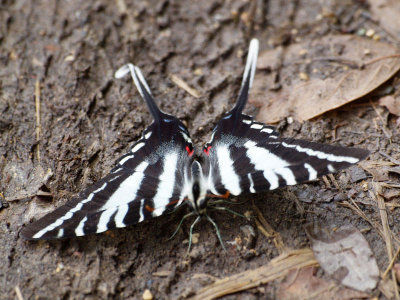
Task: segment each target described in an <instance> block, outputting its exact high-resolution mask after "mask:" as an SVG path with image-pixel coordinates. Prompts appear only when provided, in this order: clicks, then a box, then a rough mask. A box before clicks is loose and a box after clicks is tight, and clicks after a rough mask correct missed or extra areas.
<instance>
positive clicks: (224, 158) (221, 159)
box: [217, 146, 242, 196]
mask: <svg viewBox="0 0 400 300" xmlns="http://www.w3.org/2000/svg"><path fill="white" fill-rule="evenodd" d="M217 157H218V166H219V171H220V174H221V182H222V184H223V185H224V186H225V188H226V189H227V190H228V191H229V192H230V193H231V194H232V195H235V196H237V195H239V194H240V193H241V192H242V190H241V188H240V183H239V176H238V175H237V174H236V173H235V170H234V169H233V165H232V164H233V160H232V159H231V158H230V153H229V150H228V147H227V146H218V147H217Z"/></svg>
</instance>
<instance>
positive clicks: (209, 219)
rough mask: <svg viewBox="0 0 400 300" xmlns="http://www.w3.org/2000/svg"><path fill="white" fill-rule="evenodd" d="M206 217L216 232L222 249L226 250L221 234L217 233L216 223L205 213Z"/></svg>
mask: <svg viewBox="0 0 400 300" xmlns="http://www.w3.org/2000/svg"><path fill="white" fill-rule="evenodd" d="M206 217H207V219H208V221H210V223H211V224H213V226H214V228H215V231H216V233H217V237H218V240H219V242H220V244H221V246H222V249H224V250H225V252H226V248H225V245H224V242H223V241H222V238H221V234H220V233H219V228H218V226H217V224H216V223H215V222H214V221H213V219H211V218H210V217H209V216H208V215H207V214H206Z"/></svg>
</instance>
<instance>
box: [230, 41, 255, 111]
mask: <svg viewBox="0 0 400 300" xmlns="http://www.w3.org/2000/svg"><path fill="white" fill-rule="evenodd" d="M258 44H259V43H258V40H257V39H252V40H251V42H250V46H249V53H248V55H247V62H246V67H245V69H244V73H243V80H242V86H241V88H240V92H239V97H238V99H237V102H236V105H235V107H234V108H233V109H232V110H231V113H235V114H236V115H240V114H241V113H242V110H243V108H244V107H245V105H246V102H247V98H248V96H249V91H250V88H251V86H252V85H253V79H254V74H255V72H256V64H257V57H258Z"/></svg>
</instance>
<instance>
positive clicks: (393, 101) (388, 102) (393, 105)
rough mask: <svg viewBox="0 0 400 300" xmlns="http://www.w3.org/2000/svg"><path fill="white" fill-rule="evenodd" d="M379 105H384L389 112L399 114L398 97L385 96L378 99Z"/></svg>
mask: <svg viewBox="0 0 400 300" xmlns="http://www.w3.org/2000/svg"><path fill="white" fill-rule="evenodd" d="M379 105H381V106H386V108H387V109H388V111H389V112H390V113H391V114H393V115H396V116H400V99H398V98H395V97H393V96H385V97H382V98H381V99H380V100H379Z"/></svg>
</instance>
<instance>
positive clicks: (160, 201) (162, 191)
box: [152, 152, 178, 217]
mask: <svg viewBox="0 0 400 300" xmlns="http://www.w3.org/2000/svg"><path fill="white" fill-rule="evenodd" d="M177 163H178V154H177V153H175V152H172V153H169V154H167V155H166V156H165V159H164V168H163V172H162V173H161V175H160V178H159V180H160V183H159V185H158V188H157V193H156V195H155V196H154V198H153V201H154V207H157V209H155V210H154V211H153V214H152V215H153V216H154V217H157V216H159V215H161V214H162V213H163V212H164V211H165V209H166V207H167V205H168V203H169V201H170V198H171V197H172V194H173V193H174V185H175V172H176V165H177ZM171 181H172V184H171Z"/></svg>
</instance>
